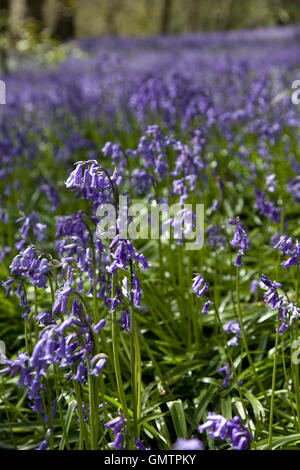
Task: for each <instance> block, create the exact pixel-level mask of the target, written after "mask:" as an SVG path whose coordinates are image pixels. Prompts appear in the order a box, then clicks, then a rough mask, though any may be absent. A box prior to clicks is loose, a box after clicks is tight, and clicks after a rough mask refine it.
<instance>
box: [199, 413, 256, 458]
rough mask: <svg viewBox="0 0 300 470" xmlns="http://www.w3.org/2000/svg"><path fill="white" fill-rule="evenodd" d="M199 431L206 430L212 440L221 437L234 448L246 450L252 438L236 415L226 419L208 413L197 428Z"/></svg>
mask: <svg viewBox="0 0 300 470" xmlns="http://www.w3.org/2000/svg"><path fill="white" fill-rule="evenodd" d="M198 430H199V432H200V433H203V432H204V431H207V432H208V435H209V436H210V437H211V438H213V439H214V440H217V439H221V440H225V441H227V442H228V443H229V444H231V445H232V448H233V449H234V450H248V449H249V448H250V443H251V440H252V439H253V436H252V434H251V433H250V431H249V429H247V428H246V427H245V426H243V425H242V424H241V420H240V418H239V417H238V416H235V417H234V418H232V419H226V418H224V416H222V415H218V414H216V413H208V416H207V421H206V423H204V424H202V425H200V426H199V428H198Z"/></svg>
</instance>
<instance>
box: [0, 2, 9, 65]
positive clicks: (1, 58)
mask: <svg viewBox="0 0 300 470" xmlns="http://www.w3.org/2000/svg"><path fill="white" fill-rule="evenodd" d="M8 17H9V0H1V4H0V19H1V22H0V35H2V34H3V35H4V36H7V38H8V36H9V28H8ZM7 59H8V54H7V47H5V44H2V43H1V44H0V71H1V72H3V73H4V74H6V73H7V72H8V69H7Z"/></svg>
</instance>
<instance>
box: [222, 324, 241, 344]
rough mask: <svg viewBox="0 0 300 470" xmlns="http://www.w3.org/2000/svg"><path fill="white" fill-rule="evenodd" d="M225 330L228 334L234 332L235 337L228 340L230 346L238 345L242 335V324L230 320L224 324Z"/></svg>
mask: <svg viewBox="0 0 300 470" xmlns="http://www.w3.org/2000/svg"><path fill="white" fill-rule="evenodd" d="M223 330H224V331H225V333H227V334H230V333H231V334H232V335H233V337H232V338H231V339H230V340H229V341H228V343H227V344H228V346H238V344H239V339H240V337H241V325H240V323H239V322H238V321H237V322H234V321H232V320H229V322H228V323H227V324H226V325H225V326H223Z"/></svg>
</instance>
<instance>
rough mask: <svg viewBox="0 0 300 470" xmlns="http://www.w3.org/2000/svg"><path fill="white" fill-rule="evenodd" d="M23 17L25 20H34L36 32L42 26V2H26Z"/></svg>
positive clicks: (32, 0) (27, 0) (34, 0)
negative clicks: (24, 16)
mask: <svg viewBox="0 0 300 470" xmlns="http://www.w3.org/2000/svg"><path fill="white" fill-rule="evenodd" d="M25 5H26V6H25V15H26V17H27V18H30V19H32V20H34V22H35V23H36V27H37V29H38V30H41V29H42V28H43V26H44V14H43V6H44V2H43V1H41V0H26V4H25Z"/></svg>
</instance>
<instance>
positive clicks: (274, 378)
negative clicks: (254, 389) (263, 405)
mask: <svg viewBox="0 0 300 470" xmlns="http://www.w3.org/2000/svg"><path fill="white" fill-rule="evenodd" d="M279 321H280V318H279V313H278V317H277V326H276V339H275V352H274V360H273V375H272V395H271V407H270V420H269V450H272V438H273V416H274V404H275V390H276V368H277V352H278V342H279Z"/></svg>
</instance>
